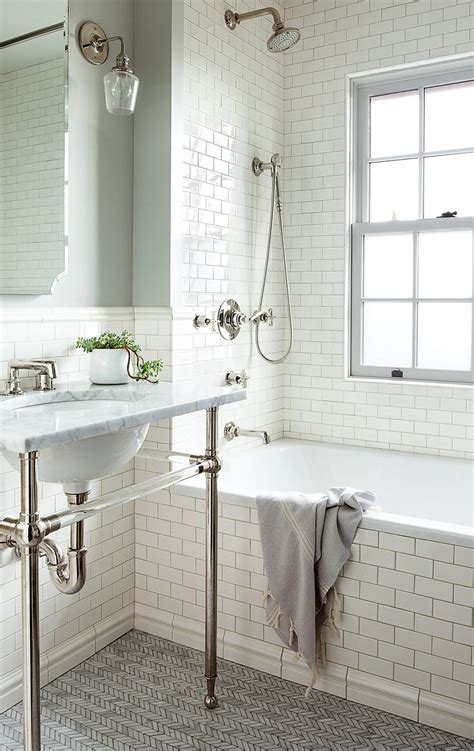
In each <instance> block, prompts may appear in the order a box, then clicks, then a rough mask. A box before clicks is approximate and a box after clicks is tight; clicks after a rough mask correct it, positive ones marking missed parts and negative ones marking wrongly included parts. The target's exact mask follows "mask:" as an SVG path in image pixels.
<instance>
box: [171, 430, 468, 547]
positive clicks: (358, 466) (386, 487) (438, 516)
mask: <svg viewBox="0 0 474 751" xmlns="http://www.w3.org/2000/svg"><path fill="white" fill-rule="evenodd" d="M219 481H220V484H219V492H220V500H221V501H222V502H224V503H233V504H238V505H241V506H254V505H255V497H256V495H257V493H259V492H265V491H272V490H277V491H280V492H281V491H285V490H288V491H291V490H298V491H302V492H307V493H314V492H324V491H325V490H327V488H330V487H334V486H350V487H354V488H359V489H364V490H372V491H373V492H374V493H375V494H376V496H377V504H378V507H379V508H380V510H377V511H370V512H368V513H367V514H366V515H365V517H364V520H363V522H362V526H363V527H365V528H368V529H377V530H382V531H389V532H394V533H402V534H409V535H413V536H414V537H418V536H419V535H420V534H421V533H423V537H424V539H432V540H437V541H443V542H451V543H455V544H458V545H467V546H468V547H471V546H472V545H473V544H474V465H473V464H472V463H471V462H468V461H466V460H464V459H451V458H446V457H438V456H429V455H423V454H408V453H402V452H396V451H385V450H380V449H369V448H359V447H352V446H336V445H332V444H325V443H318V442H313V441H300V440H296V439H287V438H283V439H280V440H277V441H274V442H272V443H270V444H269V445H268V446H264V445H261V446H258V447H256V448H253V449H251V450H249V449H244V450H240V451H234V452H228V453H224V456H223V469H222V471H221V473H220V477H219ZM190 489H192V494H193V495H195V496H196V497H203V492H204V478H202V477H200V478H194V479H193V480H190V481H188V482H186V483H183V484H182V485H177V486H175V488H174V491H173V492H175V493H178V494H183V495H189V494H190ZM395 527H397V529H395Z"/></svg>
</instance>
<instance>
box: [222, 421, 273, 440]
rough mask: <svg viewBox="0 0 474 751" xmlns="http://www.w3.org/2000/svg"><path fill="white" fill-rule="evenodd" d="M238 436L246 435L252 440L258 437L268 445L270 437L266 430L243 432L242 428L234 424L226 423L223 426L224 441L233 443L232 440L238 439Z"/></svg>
mask: <svg viewBox="0 0 474 751" xmlns="http://www.w3.org/2000/svg"><path fill="white" fill-rule="evenodd" d="M239 435H246V436H250V437H252V438H253V437H254V436H256V435H258V436H260V437H261V439H262V441H263V442H264V443H265V444H268V443H270V436H269V435H268V433H267V431H266V430H243V429H242V428H239V426H238V425H236V424H235V422H227V423H226V424H225V425H224V438H225V439H226V441H233V440H234V438H238V436H239Z"/></svg>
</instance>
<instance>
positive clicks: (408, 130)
mask: <svg viewBox="0 0 474 751" xmlns="http://www.w3.org/2000/svg"><path fill="white" fill-rule="evenodd" d="M418 112H419V94H418V92H417V91H404V92H403V93H402V94H389V95H388V96H374V97H372V98H371V100H370V155H371V157H372V158H376V157H381V156H405V155H406V154H415V153H416V152H417V151H418V149H419V119H418V118H419V115H418Z"/></svg>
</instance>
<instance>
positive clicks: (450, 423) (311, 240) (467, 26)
mask: <svg viewBox="0 0 474 751" xmlns="http://www.w3.org/2000/svg"><path fill="white" fill-rule="evenodd" d="M470 11H471V9H470V6H469V3H465V2H463V0H461V1H460V2H455V1H453V0H432V1H431V2H430V0H419V2H418V1H417V2H412V1H410V2H402V1H400V0H396V2H393V0H369V1H368V2H346V0H319V2H302V1H301V0H286V3H285V14H286V19H287V21H288V23H291V25H295V26H298V27H299V28H300V29H301V31H302V43H301V44H299V45H298V46H296V47H295V48H294V49H293V50H290V51H289V52H287V53H285V149H284V164H285V171H284V178H285V180H284V188H285V192H284V199H285V200H284V206H285V212H286V217H287V225H288V235H289V255H290V272H291V282H292V292H293V301H294V305H295V331H296V341H295V346H294V348H293V352H292V354H291V356H290V360H289V363H288V365H287V366H286V368H285V435H287V436H292V437H295V438H308V439H315V440H323V441H335V442H337V443H351V444H358V445H366V446H373V447H379V448H389V449H395V450H398V451H414V452H423V453H435V454H444V455H448V456H449V455H452V456H460V457H471V458H472V456H473V455H474V454H473V450H474V444H473V427H474V414H473V411H474V402H473V392H472V390H470V389H468V388H466V389H463V388H450V387H445V386H442V385H434V386H430V385H415V386H412V385H403V386H402V385H399V384H394V383H377V382H362V381H358V382H356V381H347V380H346V381H345V380H343V378H344V346H345V341H344V282H345V240H346V231H347V230H346V223H345V222H346V217H345V207H346V205H345V188H346V186H345V174H346V75H347V74H350V73H356V72H360V71H366V70H373V69H378V68H382V67H387V66H397V65H401V64H404V63H414V62H416V61H424V60H429V59H431V58H439V57H442V56H447V57H449V56H452V55H454V54H460V53H468V52H470V53H472V36H471V37H470V34H471V35H472V16H470Z"/></svg>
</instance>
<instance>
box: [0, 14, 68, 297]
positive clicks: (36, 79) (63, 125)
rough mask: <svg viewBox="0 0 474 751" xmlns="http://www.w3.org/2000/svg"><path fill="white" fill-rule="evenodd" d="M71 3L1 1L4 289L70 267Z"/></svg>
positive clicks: (45, 289) (31, 285)
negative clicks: (68, 256) (68, 25)
mask: <svg viewBox="0 0 474 751" xmlns="http://www.w3.org/2000/svg"><path fill="white" fill-rule="evenodd" d="M67 20H68V3H67V0H41V2H38V0H0V293H1V294H4V295H5V294H8V295H15V294H16V295H46V294H49V293H51V292H52V291H53V289H54V286H55V284H56V282H57V280H58V279H59V278H60V276H61V275H62V274H64V273H65V271H66V264H67V227H66V216H67V200H66V199H67V39H68V36H67Z"/></svg>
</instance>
